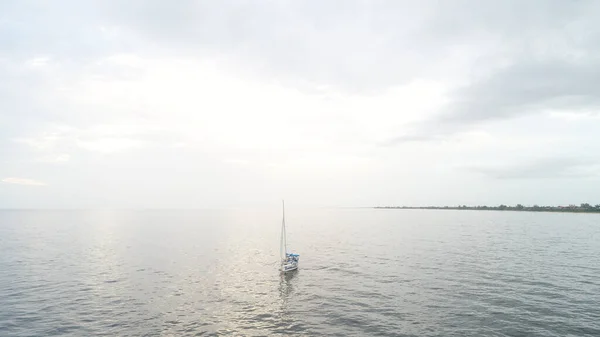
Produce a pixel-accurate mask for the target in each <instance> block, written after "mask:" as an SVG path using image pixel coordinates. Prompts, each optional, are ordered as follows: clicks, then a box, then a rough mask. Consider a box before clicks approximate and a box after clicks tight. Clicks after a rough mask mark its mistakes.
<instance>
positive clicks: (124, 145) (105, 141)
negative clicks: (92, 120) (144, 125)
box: [77, 138, 144, 153]
mask: <svg viewBox="0 0 600 337" xmlns="http://www.w3.org/2000/svg"><path fill="white" fill-rule="evenodd" d="M143 145H144V142H143V141H141V140H139V139H130V138H99V139H94V140H87V141H77V146H78V147H80V148H82V149H85V150H88V151H93V152H102V153H114V152H123V151H127V150H132V149H137V148H141V147H142V146H143Z"/></svg>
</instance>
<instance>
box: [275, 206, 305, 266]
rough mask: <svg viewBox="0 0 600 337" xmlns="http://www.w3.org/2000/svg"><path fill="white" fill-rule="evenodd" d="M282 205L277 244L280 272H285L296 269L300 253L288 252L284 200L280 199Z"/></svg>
mask: <svg viewBox="0 0 600 337" xmlns="http://www.w3.org/2000/svg"><path fill="white" fill-rule="evenodd" d="M281 204H282V206H283V219H282V221H281V243H280V246H279V250H280V253H281V254H280V255H281V272H282V273H286V272H290V271H293V270H297V269H298V260H299V258H300V255H298V254H293V253H288V250H287V237H286V232H285V202H284V201H283V200H282V201H281Z"/></svg>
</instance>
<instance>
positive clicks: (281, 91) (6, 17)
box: [0, 0, 600, 208]
mask: <svg viewBox="0 0 600 337" xmlns="http://www.w3.org/2000/svg"><path fill="white" fill-rule="evenodd" d="M599 12H600V2H598V1H582V0H578V1H562V0H561V1H553V0H546V1H541V0H540V1H535V0H531V1H519V0H517V1H513V0H506V1H495V2H490V1H475V0H472V1H466V0H460V1H459V0H456V1H455V0H448V1H400V0H390V1H383V0H372V1H354V0H344V1H342V0H337V1H330V0H318V1H312V0H308V1H293V0H278V1H273V0H259V1H241V0H240V1H228V0H225V1H209V0H206V1H192V0H180V1H175V2H173V1H171V2H169V1H158V0H148V1H141V0H133V1H125V0H122V1H115V0H103V1H100V0H98V1H78V0H57V1H28V0H18V1H17V0H14V1H12V0H6V1H1V2H0V79H1V80H0V208H213V207H243V206H263V205H279V203H280V200H281V199H285V200H286V205H290V206H291V205H295V206H300V205H302V206H326V207H327V206H383V205H414V206H420V205H459V204H468V205H483V204H487V205H498V204H510V205H513V204H517V203H521V204H525V205H533V204H540V205H542V204H549V205H561V204H572V203H575V204H578V203H582V202H589V203H592V204H595V203H600V194H599V192H598V191H600V157H599V156H598V153H600V138H599V137H598V136H597V132H598V131H600V114H599V113H598V111H599V110H598V108H599V105H600V24H599V23H598V22H597V21H598V20H597V17H598V16H597V13H599Z"/></svg>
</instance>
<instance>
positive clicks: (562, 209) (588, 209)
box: [373, 203, 600, 213]
mask: <svg viewBox="0 0 600 337" xmlns="http://www.w3.org/2000/svg"><path fill="white" fill-rule="evenodd" d="M373 208H376V209H432V210H457V211H513V212H559V213H600V204H598V205H595V206H592V205H590V204H587V203H586V204H581V205H579V206H577V205H569V206H538V205H534V206H523V205H520V204H519V205H516V206H507V205H500V206H466V205H461V206H376V207H373Z"/></svg>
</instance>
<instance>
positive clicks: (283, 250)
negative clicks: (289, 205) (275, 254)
mask: <svg viewBox="0 0 600 337" xmlns="http://www.w3.org/2000/svg"><path fill="white" fill-rule="evenodd" d="M281 206H282V212H283V217H282V220H281V246H280V251H281V259H282V260H283V259H285V258H286V254H287V238H286V233H285V201H283V200H281Z"/></svg>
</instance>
